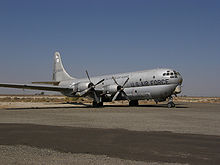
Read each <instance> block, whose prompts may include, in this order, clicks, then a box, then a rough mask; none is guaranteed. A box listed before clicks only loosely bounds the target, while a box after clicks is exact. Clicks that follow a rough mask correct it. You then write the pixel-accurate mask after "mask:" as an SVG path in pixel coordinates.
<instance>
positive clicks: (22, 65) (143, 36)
mask: <svg viewBox="0 0 220 165" xmlns="http://www.w3.org/2000/svg"><path fill="white" fill-rule="evenodd" d="M57 50H58V51H60V52H61V54H62V57H63V62H64V65H65V68H66V70H67V71H68V72H69V73H70V74H71V75H72V76H75V77H85V70H86V69H88V70H89V72H90V74H91V76H95V75H100V74H108V73H117V72H128V71H137V70H143V69H151V68H158V67H168V68H174V69H175V70H177V71H179V72H180V73H181V74H182V75H183V78H184V82H183V93H182V94H184V95H193V96H220V76H219V71H220V65H219V63H220V1H217V0H182V1H180V0H108V1H107V0H77V1H74V0H36V1H34V0H19V1H17V0H1V1H0V57H1V59H0V82H31V81H38V80H50V79H51V77H52V76H51V74H52V63H53V61H52V58H53V53H54V51H57ZM15 91H16V92H18V91H21V90H14V89H13V90H9V89H7V90H6V89H0V93H7V92H9V93H10V92H12V93H13V92H15Z"/></svg>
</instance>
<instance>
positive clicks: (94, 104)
mask: <svg viewBox="0 0 220 165" xmlns="http://www.w3.org/2000/svg"><path fill="white" fill-rule="evenodd" d="M92 106H93V107H103V102H100V103H97V102H96V101H93V102H92Z"/></svg>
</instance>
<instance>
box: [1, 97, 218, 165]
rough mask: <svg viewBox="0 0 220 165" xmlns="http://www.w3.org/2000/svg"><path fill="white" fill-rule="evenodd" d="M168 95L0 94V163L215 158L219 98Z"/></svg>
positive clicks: (203, 161) (210, 160) (196, 160)
mask: <svg viewBox="0 0 220 165" xmlns="http://www.w3.org/2000/svg"><path fill="white" fill-rule="evenodd" d="M174 101H175V103H176V108H171V109H169V108H167V106H166V102H163V103H160V104H155V103H154V102H152V101H150V102H149V101H148V102H147V101H141V102H140V106H137V107H129V106H127V102H126V101H119V102H114V103H106V104H105V106H104V107H103V108H93V107H91V100H88V99H83V98H80V99H79V100H74V99H69V98H65V97H62V96H0V164H6V165H7V164H83V165H84V164H88V165H89V164H100V165H101V164H107V165H110V164H122V165H123V164H132V165H133V164H138V165H142V164H150V165H158V164H166V165H168V164H177V165H179V164H181V165H182V164H220V99H219V98H204V97H178V98H175V99H174Z"/></svg>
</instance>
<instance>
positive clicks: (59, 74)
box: [53, 52, 74, 81]
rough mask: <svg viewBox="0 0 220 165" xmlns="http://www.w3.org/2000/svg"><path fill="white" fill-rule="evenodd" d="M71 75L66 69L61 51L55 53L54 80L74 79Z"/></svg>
mask: <svg viewBox="0 0 220 165" xmlns="http://www.w3.org/2000/svg"><path fill="white" fill-rule="evenodd" d="M72 79H74V78H73V77H71V76H70V75H69V74H68V73H67V72H66V71H65V69H64V67H63V64H62V61H61V56H60V53H59V52H55V53H54V66H53V81H65V80H72Z"/></svg>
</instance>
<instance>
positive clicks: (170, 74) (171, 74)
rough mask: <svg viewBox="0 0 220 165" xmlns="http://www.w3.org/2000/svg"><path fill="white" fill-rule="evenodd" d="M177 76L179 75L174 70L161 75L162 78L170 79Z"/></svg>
mask: <svg viewBox="0 0 220 165" xmlns="http://www.w3.org/2000/svg"><path fill="white" fill-rule="evenodd" d="M177 75H180V73H179V72H176V71H175V70H173V71H172V70H171V71H170V70H168V71H166V72H165V73H163V76H170V78H177Z"/></svg>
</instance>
